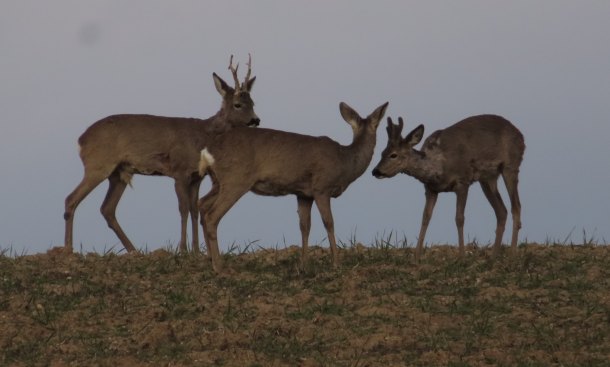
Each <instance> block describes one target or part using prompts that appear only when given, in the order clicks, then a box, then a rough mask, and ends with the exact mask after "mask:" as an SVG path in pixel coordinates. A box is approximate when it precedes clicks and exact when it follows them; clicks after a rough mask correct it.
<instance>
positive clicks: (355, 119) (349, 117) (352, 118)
mask: <svg viewBox="0 0 610 367" xmlns="http://www.w3.org/2000/svg"><path fill="white" fill-rule="evenodd" d="M339 112H341V117H343V119H344V120H345V122H347V123H348V124H350V125H352V127H353V128H356V127H357V126H358V123H359V122H360V120H361V119H362V118H361V117H360V115H358V112H356V111H354V109H353V108H351V107H350V106H348V105H347V103H345V102H341V103H339Z"/></svg>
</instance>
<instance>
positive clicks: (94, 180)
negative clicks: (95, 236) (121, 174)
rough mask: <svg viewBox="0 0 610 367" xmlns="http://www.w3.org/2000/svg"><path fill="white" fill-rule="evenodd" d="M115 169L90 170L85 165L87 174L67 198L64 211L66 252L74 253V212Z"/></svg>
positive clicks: (97, 168)
mask: <svg viewBox="0 0 610 367" xmlns="http://www.w3.org/2000/svg"><path fill="white" fill-rule="evenodd" d="M113 169H114V167H107V169H101V168H99V167H96V168H95V169H94V168H88V167H87V166H86V165H85V174H84V176H83V179H82V180H81V182H80V183H79V184H78V185H77V186H76V188H75V189H74V190H73V191H72V192H71V193H70V194H69V195H68V196H67V197H66V201H65V209H64V220H65V221H66V223H65V226H66V227H65V235H64V248H65V250H66V251H69V252H72V251H73V244H72V242H73V232H74V212H75V211H76V208H77V207H78V205H79V204H80V203H81V201H83V199H84V198H85V197H87V195H89V193H91V191H93V189H95V188H96V187H97V186H98V185H99V184H100V183H101V182H102V181H104V180H105V179H107V178H108V176H109V175H110V174H111V173H112V170H113Z"/></svg>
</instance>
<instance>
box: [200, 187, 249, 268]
mask: <svg viewBox="0 0 610 367" xmlns="http://www.w3.org/2000/svg"><path fill="white" fill-rule="evenodd" d="M229 181H230V180H229ZM237 181H238V182H239V180H237ZM249 189H250V186H249V184H248V183H245V182H244V181H243V180H242V181H241V182H240V185H231V186H230V187H229V186H223V185H219V184H215V185H214V186H213V187H212V190H211V191H210V192H209V193H208V194H207V195H206V196H205V197H204V198H202V199H201V200H200V201H199V210H200V215H201V224H202V226H203V235H204V237H205V241H206V245H207V247H208V253H209V254H210V257H211V259H212V267H213V268H214V270H215V271H220V269H221V267H222V264H221V260H220V250H219V248H218V224H219V223H220V220H221V219H222V217H223V216H224V215H225V214H226V213H227V212H228V211H229V209H231V207H233V205H235V203H236V202H237V200H239V198H241V197H242V196H243V195H244V194H245V193H247V192H248V190H249Z"/></svg>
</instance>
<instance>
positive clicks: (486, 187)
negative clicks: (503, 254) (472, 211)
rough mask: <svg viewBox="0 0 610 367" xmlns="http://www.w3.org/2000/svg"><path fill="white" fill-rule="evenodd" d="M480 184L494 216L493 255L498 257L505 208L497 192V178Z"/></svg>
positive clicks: (504, 220) (504, 221) (502, 234)
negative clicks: (495, 222) (494, 237)
mask: <svg viewBox="0 0 610 367" xmlns="http://www.w3.org/2000/svg"><path fill="white" fill-rule="evenodd" d="M480 184H481V188H482V189H483V193H484V194H485V197H486V198H487V200H488V201H489V204H491V207H492V208H493V210H494V213H495V214H496V220H497V224H496V240H495V241H494V255H498V253H499V252H500V247H501V246H502V236H504V228H505V226H506V214H507V212H506V206H504V201H502V196H500V192H499V191H498V178H497V177H495V178H493V179H489V180H481V181H480Z"/></svg>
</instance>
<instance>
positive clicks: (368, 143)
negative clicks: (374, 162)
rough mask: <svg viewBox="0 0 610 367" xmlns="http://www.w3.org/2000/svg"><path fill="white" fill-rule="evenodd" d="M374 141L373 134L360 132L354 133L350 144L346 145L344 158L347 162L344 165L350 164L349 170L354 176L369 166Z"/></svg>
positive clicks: (357, 175)
mask: <svg viewBox="0 0 610 367" xmlns="http://www.w3.org/2000/svg"><path fill="white" fill-rule="evenodd" d="M375 143H376V136H375V134H367V133H361V134H358V135H356V136H355V137H354V140H353V142H352V144H350V145H348V146H347V148H346V151H347V156H346V158H347V161H348V162H349V164H346V166H351V168H352V170H351V171H352V172H353V174H354V176H355V178H357V177H359V176H360V175H362V173H364V171H365V170H366V168H367V167H368V166H369V163H371V159H373V152H374V150H375Z"/></svg>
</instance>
